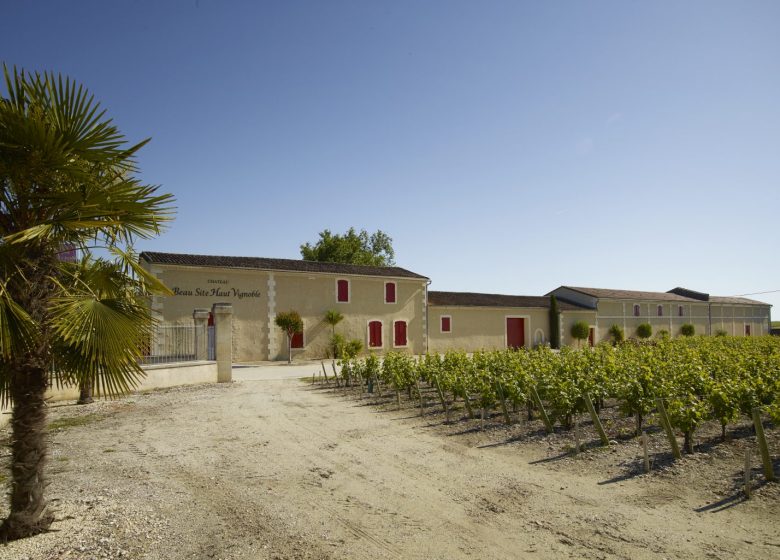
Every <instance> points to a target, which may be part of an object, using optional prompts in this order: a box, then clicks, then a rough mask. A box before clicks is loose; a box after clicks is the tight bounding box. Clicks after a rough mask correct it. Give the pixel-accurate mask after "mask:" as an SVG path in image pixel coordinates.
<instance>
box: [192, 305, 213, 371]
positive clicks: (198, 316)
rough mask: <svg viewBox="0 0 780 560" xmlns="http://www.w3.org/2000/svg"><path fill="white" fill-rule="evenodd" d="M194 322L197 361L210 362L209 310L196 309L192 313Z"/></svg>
mask: <svg viewBox="0 0 780 560" xmlns="http://www.w3.org/2000/svg"><path fill="white" fill-rule="evenodd" d="M192 320H193V321H194V323H195V359H196V360H208V359H209V355H208V343H209V331H208V324H209V310H208V309H196V310H195V311H193V312H192Z"/></svg>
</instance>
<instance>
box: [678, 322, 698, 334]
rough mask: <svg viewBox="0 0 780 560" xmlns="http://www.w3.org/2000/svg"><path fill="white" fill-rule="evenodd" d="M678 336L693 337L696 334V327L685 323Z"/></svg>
mask: <svg viewBox="0 0 780 560" xmlns="http://www.w3.org/2000/svg"><path fill="white" fill-rule="evenodd" d="M680 334H681V335H683V336H693V335H694V334H696V327H694V326H693V325H692V324H690V323H685V324H684V325H682V326H681V327H680Z"/></svg>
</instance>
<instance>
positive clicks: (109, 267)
mask: <svg viewBox="0 0 780 560" xmlns="http://www.w3.org/2000/svg"><path fill="white" fill-rule="evenodd" d="M3 74H4V77H5V86H6V92H5V93H4V95H2V96H0V399H1V400H2V402H4V403H10V404H11V405H12V419H11V429H12V439H11V478H12V484H11V492H10V513H9V515H8V517H7V518H6V519H5V520H4V521H3V522H2V524H1V525H0V541H7V540H13V539H18V538H23V537H27V536H31V535H34V534H36V533H39V532H42V531H45V530H46V529H47V528H48V527H49V525H50V523H51V521H52V517H51V514H50V513H49V512H48V510H47V507H46V500H45V499H44V489H45V487H46V479H45V472H44V466H45V463H46V454H47V449H46V442H45V437H44V436H45V431H46V424H47V421H46V404H45V401H44V394H45V391H46V389H47V388H48V387H49V385H50V384H51V383H56V384H60V385H61V384H64V385H84V384H91V385H92V386H93V387H94V388H95V391H96V394H98V395H101V394H103V395H106V394H107V395H115V394H119V393H121V392H124V391H127V390H129V389H130V388H131V387H132V386H133V385H134V384H135V383H136V382H137V381H138V380H139V378H140V376H142V375H143V371H142V370H141V368H140V366H139V365H138V357H139V355H140V352H141V348H142V347H143V345H144V340H148V336H149V332H150V327H151V316H150V312H149V307H148V305H147V302H146V297H147V296H148V295H149V294H151V293H153V292H154V291H161V290H164V287H163V286H162V285H161V284H160V283H159V282H158V281H156V280H155V279H154V278H153V277H152V276H150V275H149V274H148V273H146V272H145V271H144V270H143V269H142V268H141V267H140V266H139V265H138V263H137V261H136V259H135V256H134V253H133V252H132V243H133V241H134V240H135V239H137V238H149V237H152V236H155V235H157V234H159V233H160V231H161V227H162V225H163V224H164V222H166V221H167V220H169V219H170V217H171V214H172V207H171V206H170V205H171V203H172V198H171V196H170V195H167V194H157V187H154V186H148V185H143V184H142V183H141V182H140V181H139V180H138V179H136V178H135V177H134V173H136V171H137V169H136V165H135V154H136V152H137V151H138V150H139V149H140V148H141V147H142V146H143V145H144V144H146V142H148V140H145V141H143V142H141V143H139V144H136V145H132V146H129V145H128V143H127V141H126V140H125V138H124V136H123V135H122V134H121V133H120V132H119V130H118V129H117V128H116V126H115V125H113V124H112V122H111V120H110V119H108V118H106V117H105V111H103V110H101V109H100V106H99V104H98V103H97V102H95V100H94V97H93V96H90V95H89V93H88V92H87V91H86V89H84V88H83V87H82V86H80V85H77V84H76V83H75V82H74V81H72V80H71V79H69V78H63V77H62V76H59V75H54V74H53V73H45V74H38V73H35V74H28V73H25V72H24V71H19V70H17V69H16V68H14V69H13V70H9V69H8V68H7V67H6V66H5V65H4V66H3ZM69 246H73V247H76V248H77V249H79V250H80V252H81V254H82V259H81V261H80V262H77V263H69V262H64V261H63V260H61V259H60V258H59V253H61V252H62V251H63V250H64V248H65V247H69ZM96 248H99V249H100V250H101V251H102V252H103V254H104V256H105V257H106V258H102V259H97V258H94V257H93V256H92V255H93V253H92V250H94V249H96Z"/></svg>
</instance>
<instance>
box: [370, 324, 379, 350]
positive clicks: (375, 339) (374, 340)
mask: <svg viewBox="0 0 780 560" xmlns="http://www.w3.org/2000/svg"><path fill="white" fill-rule="evenodd" d="M368 347H369V348H381V347H382V322H381V321H371V322H370V323H369V324H368Z"/></svg>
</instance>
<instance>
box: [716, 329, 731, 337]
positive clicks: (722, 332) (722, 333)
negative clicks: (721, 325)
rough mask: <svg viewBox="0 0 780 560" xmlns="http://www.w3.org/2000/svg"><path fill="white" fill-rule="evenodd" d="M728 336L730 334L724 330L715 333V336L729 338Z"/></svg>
mask: <svg viewBox="0 0 780 560" xmlns="http://www.w3.org/2000/svg"><path fill="white" fill-rule="evenodd" d="M728 335H729V333H728V332H726V331H724V330H723V329H718V330H717V331H715V336H728Z"/></svg>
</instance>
